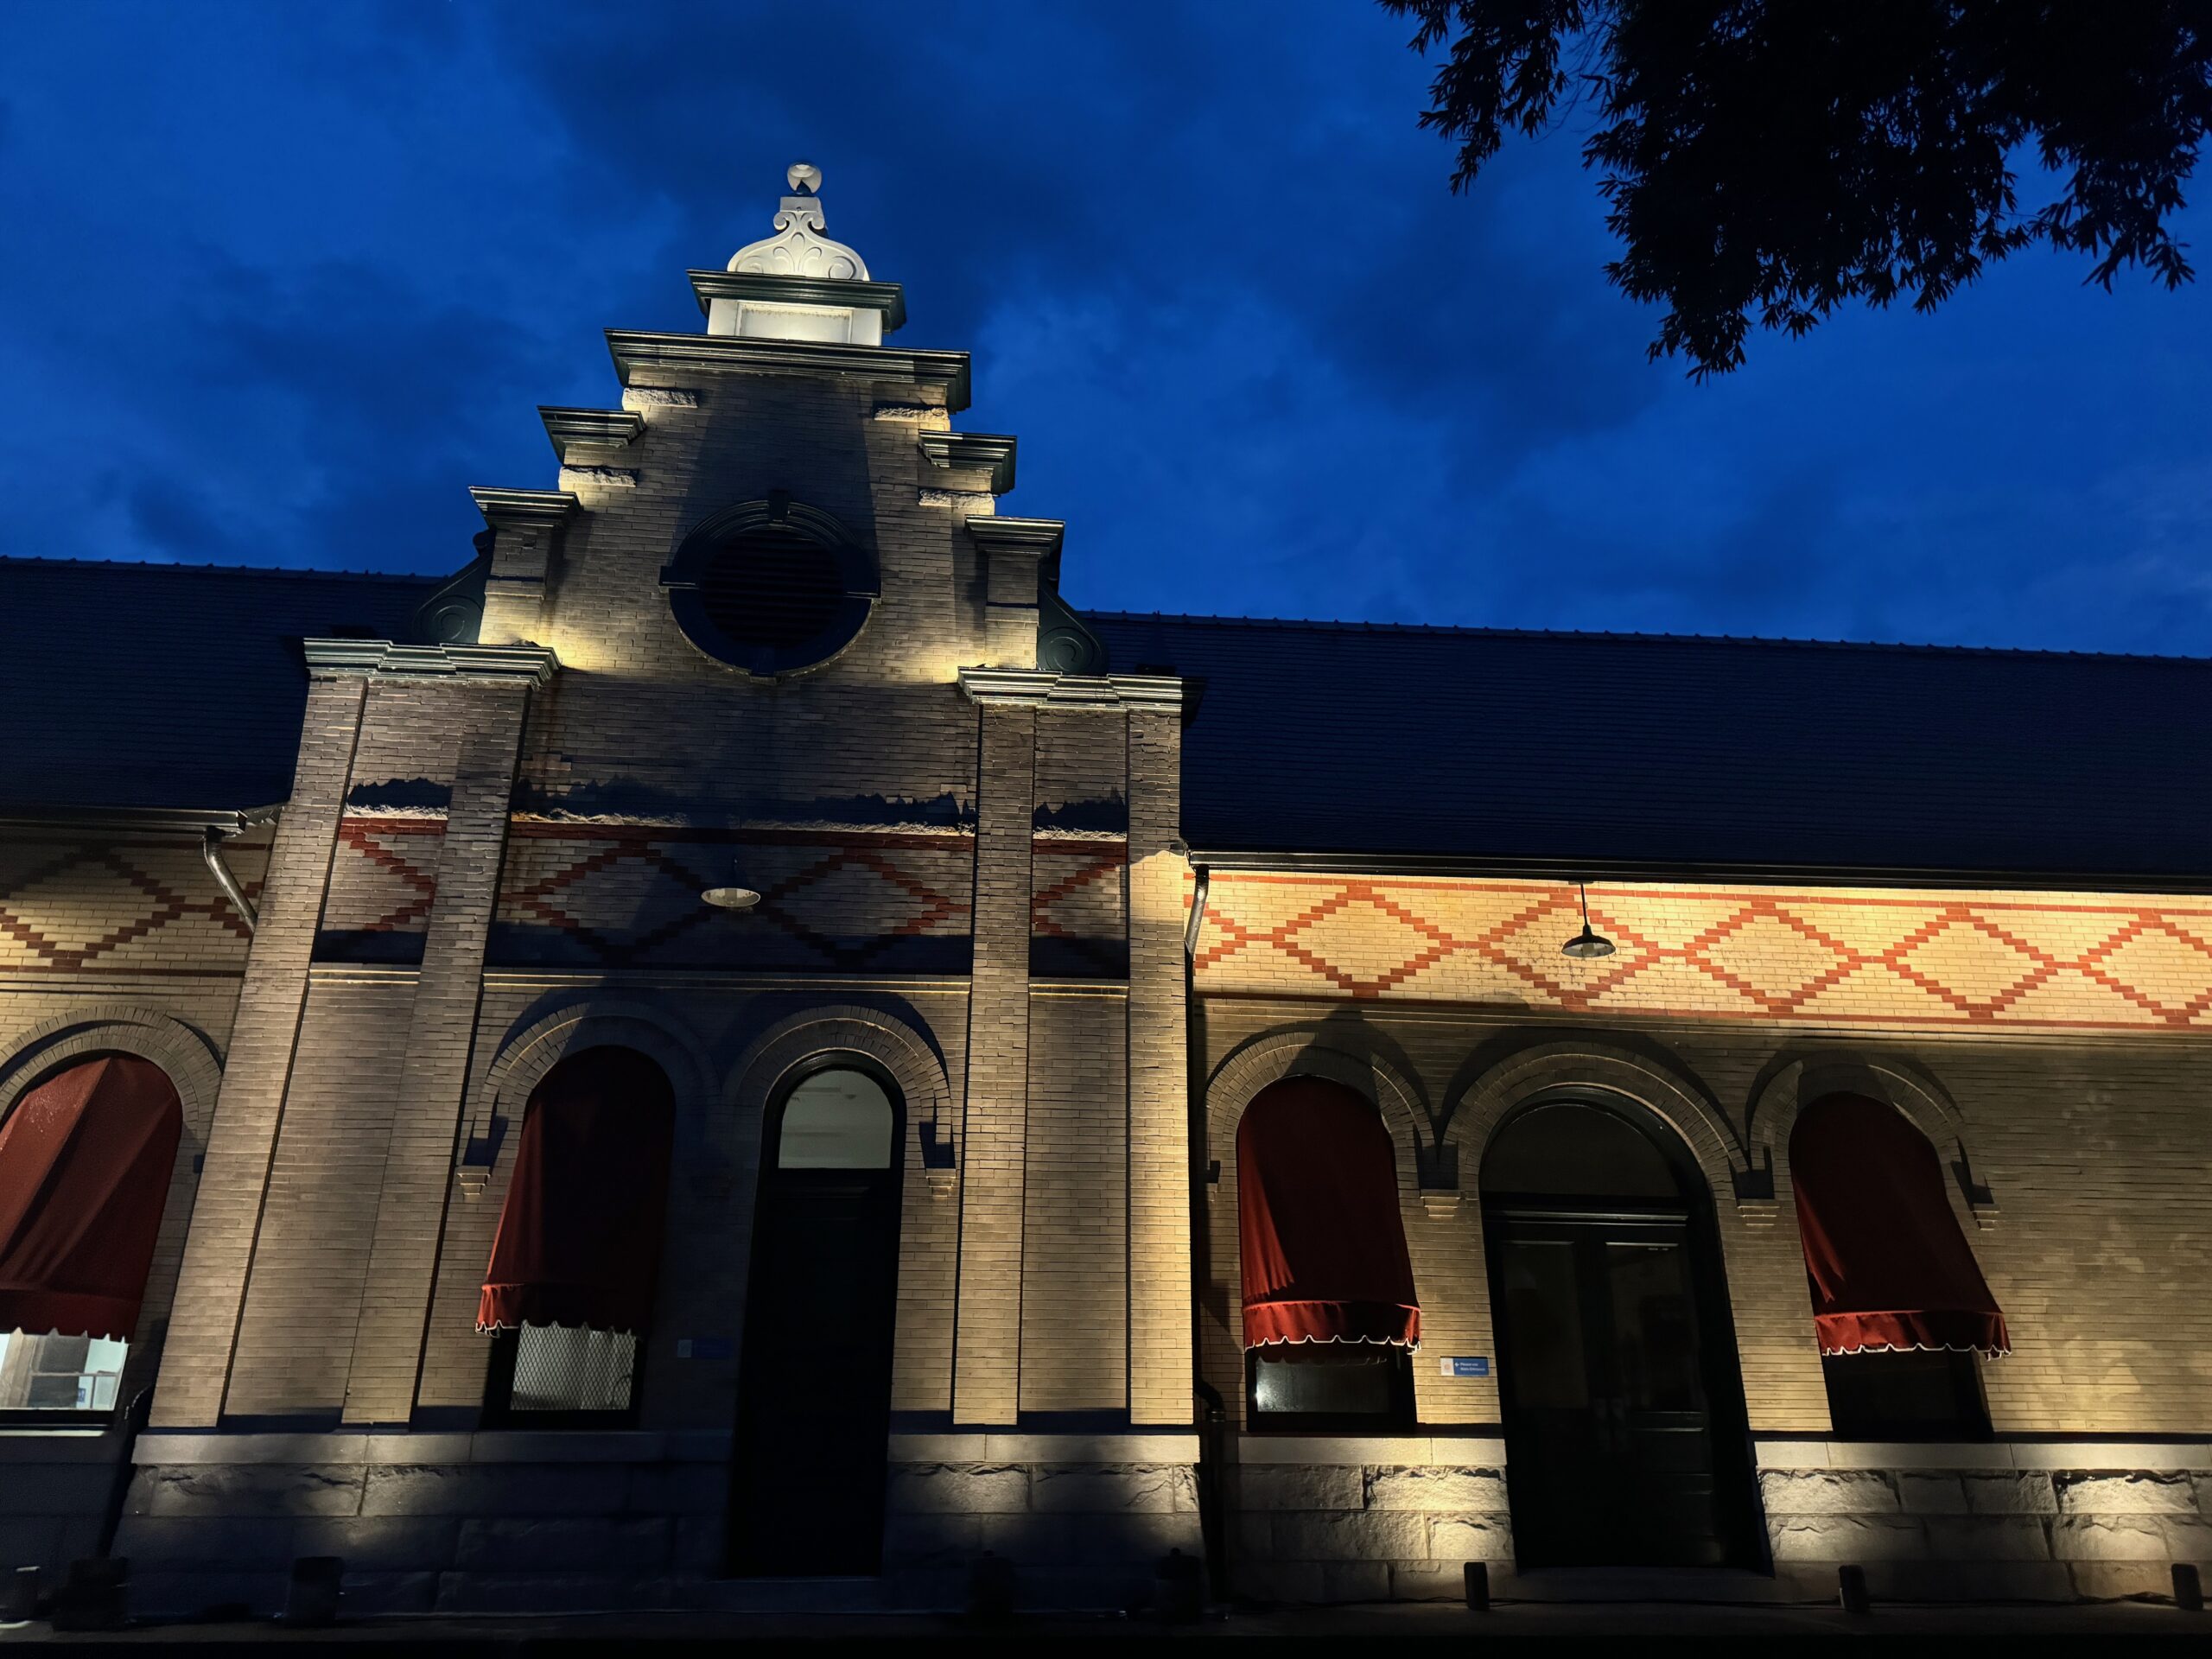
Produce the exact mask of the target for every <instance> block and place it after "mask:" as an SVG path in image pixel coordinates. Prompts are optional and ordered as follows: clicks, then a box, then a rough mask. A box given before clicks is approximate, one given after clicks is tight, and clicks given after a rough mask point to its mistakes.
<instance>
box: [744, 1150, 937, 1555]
mask: <svg viewBox="0 0 2212 1659" xmlns="http://www.w3.org/2000/svg"><path fill="white" fill-rule="evenodd" d="M896 1179H897V1177H896V1173H895V1172H893V1171H891V1170H840V1169H779V1170H775V1171H772V1172H771V1173H770V1174H769V1176H768V1178H767V1179H766V1180H764V1182H763V1183H762V1192H761V1205H762V1213H761V1215H760V1220H759V1223H758V1224H757V1226H756V1228H755V1232H754V1244H753V1274H752V1291H751V1294H750V1298H749V1300H748V1302H747V1312H746V1321H745V1353H744V1360H743V1365H742V1376H741V1382H740V1394H739V1401H738V1422H737V1438H736V1445H735V1446H734V1467H733V1470H732V1475H731V1484H730V1513H729V1533H728V1536H729V1544H730V1566H731V1570H732V1571H733V1572H735V1573H741V1574H746V1575H753V1576H770V1577H812V1576H819V1575H836V1574H844V1573H863V1574H865V1573H874V1572H875V1571H877V1570H878V1568H879V1567H880V1565H881V1560H882V1542H883V1486H884V1478H885V1453H886V1449H887V1438H888V1434H889V1428H890V1408H891V1354H892V1335H893V1319H894V1311H895V1310H894V1302H895V1299H896V1296H897V1290H898V1283H897V1281H898V1213H899V1212H898V1191H897V1187H896V1185H895V1182H896Z"/></svg>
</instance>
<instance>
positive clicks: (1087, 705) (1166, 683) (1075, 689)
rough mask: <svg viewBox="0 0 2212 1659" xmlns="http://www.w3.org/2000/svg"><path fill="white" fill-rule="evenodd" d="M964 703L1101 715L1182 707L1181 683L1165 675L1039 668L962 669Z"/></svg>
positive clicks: (961, 683) (1169, 709)
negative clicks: (1097, 711)
mask: <svg viewBox="0 0 2212 1659" xmlns="http://www.w3.org/2000/svg"><path fill="white" fill-rule="evenodd" d="M960 689H961V690H963V691H964V692H966V693H967V694H968V700H969V702H975V703H980V704H985V705H988V704H1001V705H1004V704H1020V705H1027V706H1028V707H1032V708H1049V709H1101V710H1107V711H1120V710H1123V709H1160V710H1163V711H1166V712H1168V713H1173V712H1175V711H1177V710H1179V709H1181V708H1182V706H1183V682H1182V681H1180V680H1179V679H1176V678H1173V677H1171V676H1168V675H1165V674H1055V673H1053V672H1052V671H1051V670H1050V669H1043V668H963V669H962V670H961V671H960Z"/></svg>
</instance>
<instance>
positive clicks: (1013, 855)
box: [952, 704, 1037, 1424]
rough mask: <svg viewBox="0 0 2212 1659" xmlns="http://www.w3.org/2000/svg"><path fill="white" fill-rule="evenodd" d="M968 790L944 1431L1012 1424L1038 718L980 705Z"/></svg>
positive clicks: (1025, 710)
mask: <svg viewBox="0 0 2212 1659" xmlns="http://www.w3.org/2000/svg"><path fill="white" fill-rule="evenodd" d="M978 714H979V717H980V718H981V720H982V744H981V749H982V754H981V760H980V761H979V767H978V770H979V776H978V779H977V785H976V908H975V930H976V931H975V950H976V956H975V969H974V979H973V982H972V986H971V990H970V994H969V1015H968V1018H969V1037H968V1102H967V1109H966V1112H965V1114H964V1116H963V1127H962V1132H961V1137H960V1166H961V1178H960V1283H959V1290H958V1294H957V1303H956V1319H957V1324H956V1326H955V1332H954V1349H953V1362H952V1420H953V1421H954V1422H956V1423H974V1424H1010V1423H1012V1422H1013V1421H1014V1418H1015V1415H1016V1414H1017V1412H1018V1410H1019V1407H1020V1382H1021V1212H1022V1164H1023V1160H1024V1156H1025V1141H1026V1137H1027V1109H1028V1088H1029V906H1030V868H1029V859H1030V844H1031V841H1032V838H1033V835H1034V824H1033V815H1034V812H1035V803H1034V795H1035V790H1036V762H1037V714H1036V710H1035V709H1033V708H1029V707H1022V706H1009V705H1001V704H985V705H984V706H983V707H982V709H980V710H979V711H978Z"/></svg>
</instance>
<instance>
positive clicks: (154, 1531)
mask: <svg viewBox="0 0 2212 1659" xmlns="http://www.w3.org/2000/svg"><path fill="white" fill-rule="evenodd" d="M115 1553H116V1554H118V1555H126V1556H128V1557H130V1560H131V1561H132V1562H133V1563H134V1564H135V1565H138V1566H143V1567H147V1568H149V1569H150V1570H154V1571H164V1570H168V1569H173V1568H187V1567H215V1568H223V1569H227V1570H229V1571H232V1572H252V1571H255V1570H257V1569H260V1568H263V1567H269V1568H272V1569H283V1570H285V1571H289V1569H290V1567H291V1562H292V1556H293V1554H294V1551H293V1549H292V1522H290V1520H289V1519H288V1518H284V1517H281V1516H251V1517H238V1516H193V1517H191V1518H186V1517H184V1516H135V1515H133V1516H124V1518H123V1525H122V1526H121V1528H119V1529H118V1531H117V1533H116V1543H115Z"/></svg>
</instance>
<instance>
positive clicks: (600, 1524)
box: [454, 1516, 669, 1605]
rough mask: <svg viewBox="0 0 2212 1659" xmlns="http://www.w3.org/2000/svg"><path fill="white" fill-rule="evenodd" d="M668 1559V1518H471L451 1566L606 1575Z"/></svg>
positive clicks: (463, 1526)
mask: <svg viewBox="0 0 2212 1659" xmlns="http://www.w3.org/2000/svg"><path fill="white" fill-rule="evenodd" d="M668 1558H669V1522H668V1521H667V1519H666V1518H665V1517H664V1516H651V1517H644V1518H639V1519H635V1520H623V1521H613V1520H601V1519H596V1518H592V1519H587V1518H583V1517H581V1516H579V1517H575V1518H562V1519H555V1520H546V1519H541V1518H531V1519H526V1520H491V1519H474V1520H467V1521H464V1522H461V1541H460V1545H459V1548H457V1549H456V1550H455V1552H454V1566H455V1567H457V1568H459V1569H460V1570H461V1571H462V1572H465V1573H502V1572H531V1571H534V1572H538V1573H554V1572H561V1571H563V1570H577V1571H586V1570H589V1571H597V1572H601V1573H608V1572H619V1571H620V1570H621V1569H623V1568H626V1567H630V1568H647V1567H650V1568H655V1569H662V1568H665V1567H667V1565H668ZM610 1605H628V1604H627V1603H626V1602H620V1603H613V1604H610Z"/></svg>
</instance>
